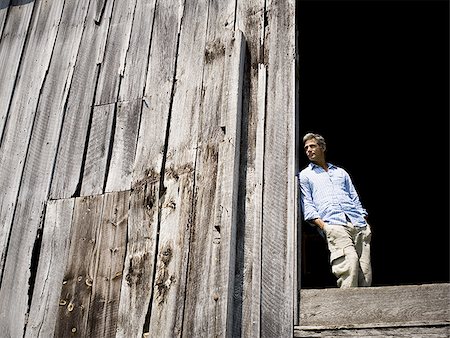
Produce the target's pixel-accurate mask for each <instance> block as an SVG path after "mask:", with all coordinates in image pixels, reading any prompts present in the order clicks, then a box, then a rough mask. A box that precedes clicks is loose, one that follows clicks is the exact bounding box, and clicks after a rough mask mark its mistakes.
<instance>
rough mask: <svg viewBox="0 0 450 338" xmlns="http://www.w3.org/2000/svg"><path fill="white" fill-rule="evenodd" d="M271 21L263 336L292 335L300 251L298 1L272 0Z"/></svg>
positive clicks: (267, 53) (267, 47) (267, 52)
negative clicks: (297, 194)
mask: <svg viewBox="0 0 450 338" xmlns="http://www.w3.org/2000/svg"><path fill="white" fill-rule="evenodd" d="M267 23H268V24H267V26H266V32H265V33H266V38H265V40H264V57H265V64H266V66H267V92H266V93H267V94H266V102H267V106H266V118H265V142H264V183H263V184H264V186H263V187H264V188H263V189H264V190H263V228H262V253H261V264H262V265H261V276H262V279H261V336H263V337H265V336H268V337H272V336H282V337H291V336H292V335H293V327H294V318H293V315H294V311H293V309H294V295H295V292H294V276H293V274H294V255H295V252H296V250H295V248H294V244H295V234H296V231H295V229H296V223H295V221H296V220H295V208H296V202H295V200H294V197H295V143H294V135H295V128H294V126H295V91H294V88H295V86H294V84H295V1H293V0H286V1H269V2H268V3H267ZM281 36H282V37H283V38H282V39H280V37H281Z"/></svg>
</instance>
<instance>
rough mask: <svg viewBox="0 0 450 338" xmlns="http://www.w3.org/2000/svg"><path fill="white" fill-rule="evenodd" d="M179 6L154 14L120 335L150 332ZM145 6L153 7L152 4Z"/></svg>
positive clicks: (169, 5) (161, 7)
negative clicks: (162, 172)
mask: <svg viewBox="0 0 450 338" xmlns="http://www.w3.org/2000/svg"><path fill="white" fill-rule="evenodd" d="M179 6H182V2H181V1H179V0H173V1H165V2H161V3H159V4H158V6H157V8H156V9H155V13H154V16H155V22H154V29H153V30H152V37H151V43H152V44H151V48H150V55H149V61H148V73H147V75H146V83H147V84H146V87H145V93H144V95H145V99H144V100H145V102H144V104H143V105H142V117H141V123H140V131H139V138H138V143H137V150H136V158H135V163H134V171H133V177H132V182H133V193H132V203H131V207H130V208H131V209H130V226H129V234H128V236H129V242H128V247H127V255H126V261H125V271H124V275H125V276H126V277H125V279H124V280H123V285H122V295H121V301H120V306H119V323H118V333H117V336H119V337H130V336H135V337H138V336H139V337H140V336H142V334H143V333H144V331H145V332H147V331H148V325H149V320H150V319H149V318H150V312H149V313H147V312H148V311H150V310H149V309H150V304H151V297H152V292H153V288H154V286H153V284H154V268H155V266H154V262H155V261H156V259H155V255H156V245H157V244H156V242H157V232H158V220H159V212H160V211H159V208H160V206H161V201H160V196H161V195H162V194H163V192H162V191H161V190H160V189H161V187H160V185H161V166H162V163H163V161H164V160H163V158H164V156H165V154H166V149H165V142H166V132H167V131H166V126H167V123H168V121H167V119H168V115H169V110H170V105H171V100H172V93H173V86H174V77H175V65H176V55H177V45H178V34H179V30H180V24H181V18H182V11H181V12H180V11H179V10H178V9H179ZM145 7H146V6H145ZM149 9H153V6H150V7H149ZM181 9H182V7H181ZM142 19H143V18H142ZM145 22H146V21H145ZM146 41H149V40H146ZM127 65H128V62H127ZM130 71H131V70H130ZM121 88H122V87H121ZM130 93H135V90H134V89H133V90H130ZM136 106H137V105H136ZM134 109H137V107H136V108H134ZM130 315H131V316H130ZM130 317H132V318H133V320H130V319H129V318H130ZM144 328H145V330H144ZM155 336H156V333H155Z"/></svg>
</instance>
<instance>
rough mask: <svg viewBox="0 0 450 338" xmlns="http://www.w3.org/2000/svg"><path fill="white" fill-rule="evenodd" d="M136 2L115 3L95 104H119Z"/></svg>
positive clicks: (130, 0)
mask: <svg viewBox="0 0 450 338" xmlns="http://www.w3.org/2000/svg"><path fill="white" fill-rule="evenodd" d="M135 4H136V0H128V1H114V8H113V10H112V16H111V22H110V27H109V30H108V38H107V40H106V47H105V54H104V56H103V62H102V64H101V67H100V74H99V77H98V83H97V87H96V93H95V104H96V105H103V104H110V103H114V102H117V95H118V94H117V93H118V91H119V84H120V78H121V76H122V75H123V71H124V67H125V57H126V54H127V50H128V46H129V42H130V34H131V24H132V22H133V14H134V10H135Z"/></svg>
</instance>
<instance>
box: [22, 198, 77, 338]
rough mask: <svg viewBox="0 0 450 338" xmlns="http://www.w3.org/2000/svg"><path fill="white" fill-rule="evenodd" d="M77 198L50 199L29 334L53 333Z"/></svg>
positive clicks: (45, 335)
mask: <svg viewBox="0 0 450 338" xmlns="http://www.w3.org/2000/svg"><path fill="white" fill-rule="evenodd" d="M74 201H75V200H74V199H65V200H57V201H49V202H48V203H47V207H46V212H45V222H44V227H43V228H44V229H43V234H42V246H41V253H42V254H41V255H40V256H39V265H38V269H37V273H36V284H35V286H34V291H33V298H32V301H31V307H30V315H29V317H28V324H27V328H26V332H25V337H27V338H28V337H29V338H36V337H42V338H45V337H53V336H54V333H55V325H56V320H57V315H58V307H59V295H60V293H61V287H62V284H61V282H62V280H63V277H64V269H65V266H66V262H67V258H68V253H69V244H70V242H69V241H70V233H71V223H72V212H73V206H74Z"/></svg>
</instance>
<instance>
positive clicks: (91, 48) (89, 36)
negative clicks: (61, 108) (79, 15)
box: [50, 0, 113, 199]
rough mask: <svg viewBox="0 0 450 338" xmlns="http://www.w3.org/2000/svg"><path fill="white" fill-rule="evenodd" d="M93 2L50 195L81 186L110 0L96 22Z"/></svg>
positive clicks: (74, 190)
mask: <svg viewBox="0 0 450 338" xmlns="http://www.w3.org/2000/svg"><path fill="white" fill-rule="evenodd" d="M97 2H98V1H91V2H90V4H89V9H88V14H87V19H86V25H85V28H84V31H83V36H82V39H81V43H80V48H79V53H78V56H77V61H76V64H75V68H74V73H73V80H72V85H71V87H70V91H69V97H68V101H67V106H66V109H65V117H64V124H63V128H62V131H61V142H60V144H59V147H58V153H57V157H56V163H55V169H54V174H53V180H52V185H51V191H50V197H51V198H52V199H59V198H67V197H72V196H75V195H76V194H79V189H80V187H81V182H80V179H81V177H80V176H81V171H82V165H83V156H84V153H85V147H86V146H87V142H86V136H87V134H88V128H89V120H90V116H91V111H92V105H93V100H94V93H95V86H96V81H97V76H98V74H97V67H98V66H97V64H96V60H97V59H98V58H101V57H102V55H103V54H102V52H103V45H104V44H105V41H106V35H107V32H108V27H109V18H110V16H111V9H112V3H113V1H112V0H111V1H107V2H106V6H105V9H104V13H103V19H102V20H101V22H100V23H99V24H96V22H95V20H94V17H95V15H96V4H97ZM99 54H101V57H100V56H99Z"/></svg>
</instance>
